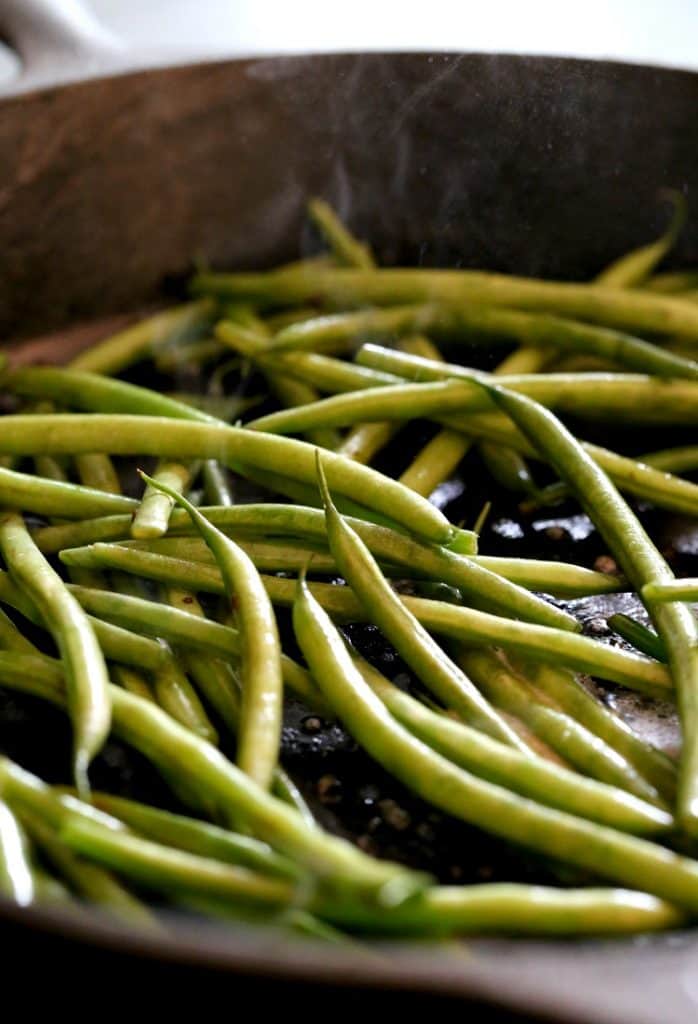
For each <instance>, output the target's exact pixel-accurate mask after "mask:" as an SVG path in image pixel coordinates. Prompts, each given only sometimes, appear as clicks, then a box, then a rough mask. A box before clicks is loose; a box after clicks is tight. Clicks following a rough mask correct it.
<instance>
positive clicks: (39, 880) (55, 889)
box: [34, 868, 73, 905]
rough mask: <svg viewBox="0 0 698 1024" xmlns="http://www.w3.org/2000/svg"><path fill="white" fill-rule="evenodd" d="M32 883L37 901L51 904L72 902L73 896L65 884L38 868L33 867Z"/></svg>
mask: <svg viewBox="0 0 698 1024" xmlns="http://www.w3.org/2000/svg"><path fill="white" fill-rule="evenodd" d="M34 885H35V889H36V902H37V903H40V904H49V905H51V904H66V903H71V902H72V899H73V897H72V896H71V894H70V892H69V891H68V889H67V888H66V886H64V885H63V883H62V882H59V881H58V879H57V878H53V877H52V876H51V875H49V874H48V872H46V871H43V870H42V869H40V868H34Z"/></svg>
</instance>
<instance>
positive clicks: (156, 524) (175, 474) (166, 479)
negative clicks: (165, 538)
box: [131, 460, 193, 538]
mask: <svg viewBox="0 0 698 1024" xmlns="http://www.w3.org/2000/svg"><path fill="white" fill-rule="evenodd" d="M192 476H193V473H192V466H191V465H184V464H183V463H181V462H168V461H166V460H162V461H160V462H159V463H158V465H157V466H156V467H155V471H154V473H153V477H154V479H155V480H157V481H158V482H162V483H164V484H166V485H167V486H168V487H169V488H171V489H172V490H175V491H178V492H181V491H184V490H185V489H186V488H187V487H188V486H189V484H190V482H191V479H192ZM174 505H175V503H174V501H173V499H172V498H170V496H169V495H168V494H165V493H163V492H162V491H159V490H158V489H157V488H154V487H151V486H148V487H146V489H145V492H144V494H143V497H142V498H141V503H140V505H139V506H138V508H137V509H136V511H135V513H134V516H133V523H132V524H131V536H132V537H138V538H143V537H162V535H163V534H164V533H167V527H168V524H169V521H170V513H171V511H172V509H173V508H174Z"/></svg>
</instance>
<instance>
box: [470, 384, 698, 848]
mask: <svg viewBox="0 0 698 1024" xmlns="http://www.w3.org/2000/svg"><path fill="white" fill-rule="evenodd" d="M490 390H492V391H493V393H494V397H495V399H496V401H497V403H498V404H499V405H500V406H501V407H502V408H503V409H505V410H506V412H507V413H508V414H509V415H510V416H511V417H512V419H513V420H514V422H515V423H516V424H517V425H518V426H519V427H520V428H521V429H522V430H524V432H525V433H526V435H527V436H528V437H529V438H530V440H531V441H532V442H533V443H534V444H536V445H537V447H538V448H539V449H540V451H541V453H542V454H543V455H544V456H545V457H546V458H547V459H548V461H550V463H551V464H552V465H553V467H554V468H555V470H556V472H557V473H558V475H559V476H560V477H561V479H562V480H563V481H564V482H565V483H567V484H568V485H569V486H570V487H571V488H573V490H574V493H575V496H576V497H577V498H578V500H579V501H580V502H581V505H582V507H583V508H584V509H585V511H586V512H587V514H588V515H589V516H590V518H591V519H592V521H593V522H595V523H596V525H597V527H598V528H599V530H600V532H601V535H602V536H603V537H604V539H605V541H606V543H607V544H608V545H609V547H610V549H611V551H612V553H613V554H614V555H615V557H616V558H617V559H618V561H619V563H620V564H621V566H622V568H623V569H624V571H625V573H626V575H627V576H628V579H629V580H630V582H631V583H632V584H633V585H634V586H635V588H636V589H637V590H638V591H641V592H642V595H643V600H644V601H645V602H646V603H647V606H648V611H649V612H650V615H651V617H652V620H653V622H654V624H655V626H656V627H657V632H658V634H659V636H660V637H661V638H662V640H663V641H664V644H665V646H666V649H667V656H668V660H669V666H670V668H671V675H672V679H673V681H674V684H675V686H676V692H677V699H678V704H679V713H680V716H681V722H682V728H683V734H684V747H683V755H682V760H681V765H680V768H679V796H678V816H679V818H680V820H681V823H682V825H683V826H684V827H685V828H686V830H687V831H689V833H691V834H695V833H696V832H697V831H698V626H697V625H696V622H695V619H694V618H693V615H692V614H691V612H690V611H689V609H688V608H685V607H683V606H682V605H666V606H665V605H662V604H660V603H659V602H658V601H657V600H656V597H654V596H653V595H652V593H651V591H650V592H649V593H647V591H646V587H647V585H648V584H657V583H666V582H671V581H673V579H674V577H673V574H672V572H671V570H670V568H669V566H668V565H667V563H666V561H665V560H664V559H663V558H662V556H661V555H660V553H659V552H658V551H657V549H656V547H655V546H654V544H653V543H652V541H651V540H650V538H649V537H648V535H647V533H646V532H645V530H644V529H643V527H642V526H641V524H640V523H639V521H638V520H637V518H636V517H635V515H634V514H633V513H632V512H631V511H630V509H629V508H628V506H627V505H626V504H625V502H624V500H623V499H622V498H621V496H620V494H619V493H618V492H617V491H616V489H615V487H614V486H613V484H612V483H611V482H610V480H609V479H608V477H607V476H606V475H605V473H603V472H601V471H600V470H599V468H598V466H597V465H596V464H595V463H594V462H593V460H592V459H591V458H590V457H589V455H588V454H587V453H586V452H585V451H584V450H583V449H582V448H581V446H580V445H579V443H578V442H577V441H576V440H575V438H574V437H573V436H572V435H571V434H570V433H569V431H567V430H566V428H565V427H563V426H562V424H561V423H560V422H559V420H557V419H556V418H555V417H554V416H553V415H552V414H551V413H549V412H547V411H546V410H545V409H543V408H542V407H541V406H538V405H536V404H535V403H534V402H531V400H530V399H528V398H526V397H524V396H522V395H516V394H515V393H514V392H507V391H504V390H503V389H496V390H494V389H490Z"/></svg>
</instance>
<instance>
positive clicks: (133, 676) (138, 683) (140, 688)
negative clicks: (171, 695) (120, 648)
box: [109, 665, 155, 700]
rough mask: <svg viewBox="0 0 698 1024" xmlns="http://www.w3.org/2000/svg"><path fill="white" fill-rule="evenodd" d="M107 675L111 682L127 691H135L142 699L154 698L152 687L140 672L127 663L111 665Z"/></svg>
mask: <svg viewBox="0 0 698 1024" xmlns="http://www.w3.org/2000/svg"><path fill="white" fill-rule="evenodd" d="M109 676H110V678H111V681H112V682H113V683H116V685H117V686H122V687H123V688H124V690H128V692H129V693H135V694H137V696H139V697H142V698H143V699H144V700H155V694H154V693H153V688H152V686H151V684H150V683H149V682H148V680H147V679H146V678H145V676H144V675H143V674H142V673H141V672H136V671H134V669H132V668H129V667H128V665H112V666H111V667H110V669H109Z"/></svg>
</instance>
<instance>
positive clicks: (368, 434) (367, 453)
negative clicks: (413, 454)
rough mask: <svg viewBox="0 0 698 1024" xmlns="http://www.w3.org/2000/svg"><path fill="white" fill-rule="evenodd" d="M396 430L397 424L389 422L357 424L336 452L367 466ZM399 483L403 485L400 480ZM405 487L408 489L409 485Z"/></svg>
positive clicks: (397, 428) (402, 481)
mask: <svg viewBox="0 0 698 1024" xmlns="http://www.w3.org/2000/svg"><path fill="white" fill-rule="evenodd" d="M397 430H399V424H395V423H391V422H381V421H379V422H377V423H358V424H356V426H354V427H352V428H351V430H350V431H349V432H348V433H347V435H346V437H345V438H344V440H343V441H342V442H341V444H340V445H338V446H337V452H338V453H339V454H340V455H345V456H346V457H347V458H348V459H353V460H354V461H355V462H361V463H363V464H364V465H367V464H368V463H369V462H370V461H371V459H373V457H374V456H375V455H376V454H377V453H378V452H379V451H380V450H381V448H385V446H386V444H387V443H388V441H390V439H391V438H392V437H394V435H395V433H396V431H397ZM400 482H401V483H403V484H405V481H404V480H402V478H401V480H400ZM405 486H406V487H408V486H409V484H405Z"/></svg>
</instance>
